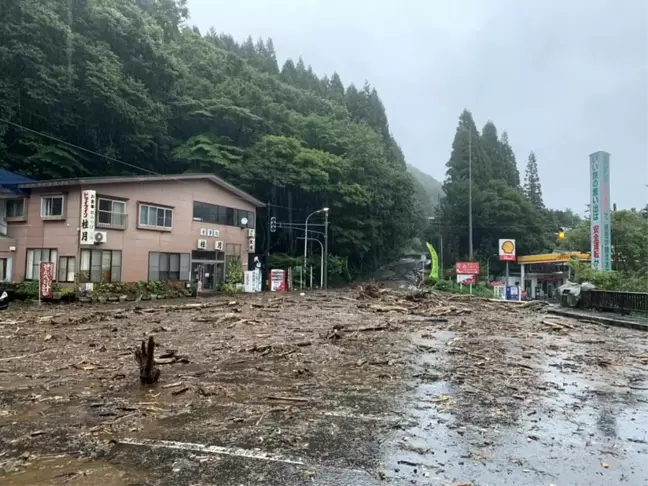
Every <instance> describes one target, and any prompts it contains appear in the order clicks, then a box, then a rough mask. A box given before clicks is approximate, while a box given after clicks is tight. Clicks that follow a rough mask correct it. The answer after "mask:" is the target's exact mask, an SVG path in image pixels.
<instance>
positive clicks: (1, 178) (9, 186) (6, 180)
mask: <svg viewBox="0 0 648 486" xmlns="http://www.w3.org/2000/svg"><path fill="white" fill-rule="evenodd" d="M30 182H36V181H35V180H33V179H30V178H29V177H24V176H21V175H20V174H15V173H13V172H9V171H8V170H5V169H0V193H4V194H7V193H8V194H23V192H22V191H21V190H20V189H18V184H28V183H30Z"/></svg>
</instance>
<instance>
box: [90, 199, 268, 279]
mask: <svg viewBox="0 0 648 486" xmlns="http://www.w3.org/2000/svg"><path fill="white" fill-rule="evenodd" d="M266 208H267V210H268V215H267V216H268V218H267V221H266V244H265V269H264V270H265V275H264V274H263V271H262V272H261V275H262V277H261V278H263V281H262V282H261V288H262V289H264V290H268V289H267V287H266V285H265V282H267V281H268V278H267V276H269V275H270V273H269V271H268V269H269V268H270V267H269V265H268V261H269V260H270V234H271V232H270V221H271V214H270V211H271V206H270V201H268V203H267V204H266ZM77 261H81V260H77Z"/></svg>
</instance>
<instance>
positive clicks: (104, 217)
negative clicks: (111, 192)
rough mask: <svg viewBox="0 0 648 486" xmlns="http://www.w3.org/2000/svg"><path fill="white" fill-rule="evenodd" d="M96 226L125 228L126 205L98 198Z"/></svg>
mask: <svg viewBox="0 0 648 486" xmlns="http://www.w3.org/2000/svg"><path fill="white" fill-rule="evenodd" d="M97 216H98V217H97V226H99V227H107V228H122V229H124V228H126V203H125V202H124V201H114V200H112V199H105V198H99V212H98V214H97Z"/></svg>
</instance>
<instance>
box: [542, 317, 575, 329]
mask: <svg viewBox="0 0 648 486" xmlns="http://www.w3.org/2000/svg"><path fill="white" fill-rule="evenodd" d="M542 323H543V324H544V325H545V326H549V327H552V328H553V329H559V330H565V329H576V327H575V326H572V325H571V324H567V323H565V322H556V321H550V320H549V319H544V320H543V321H542Z"/></svg>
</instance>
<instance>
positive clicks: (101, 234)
mask: <svg viewBox="0 0 648 486" xmlns="http://www.w3.org/2000/svg"><path fill="white" fill-rule="evenodd" d="M106 241H108V233H106V232H105V231H95V234H94V242H95V244H99V243H105V242H106Z"/></svg>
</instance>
